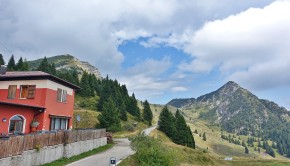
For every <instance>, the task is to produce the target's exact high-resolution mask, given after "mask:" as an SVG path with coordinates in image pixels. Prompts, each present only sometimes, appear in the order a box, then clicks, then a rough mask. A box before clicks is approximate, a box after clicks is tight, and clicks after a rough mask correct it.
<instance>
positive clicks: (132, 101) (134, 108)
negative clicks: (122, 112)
mask: <svg viewBox="0 0 290 166" xmlns="http://www.w3.org/2000/svg"><path fill="white" fill-rule="evenodd" d="M128 100H129V101H128V108H127V111H128V112H129V113H130V114H131V115H133V116H136V117H137V118H138V119H139V120H140V119H141V114H140V109H139V107H138V103H137V100H136V98H135V94H134V93H133V94H132V96H131V97H130V98H129V99H128Z"/></svg>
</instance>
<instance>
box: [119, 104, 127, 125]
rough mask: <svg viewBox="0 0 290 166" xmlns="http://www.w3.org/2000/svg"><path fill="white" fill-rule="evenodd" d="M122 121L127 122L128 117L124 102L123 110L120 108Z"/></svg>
mask: <svg viewBox="0 0 290 166" xmlns="http://www.w3.org/2000/svg"><path fill="white" fill-rule="evenodd" d="M120 119H121V120H123V121H127V120H128V117H127V112H126V106H125V104H124V102H122V105H121V108H120Z"/></svg>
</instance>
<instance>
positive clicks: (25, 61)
mask: <svg viewBox="0 0 290 166" xmlns="http://www.w3.org/2000/svg"><path fill="white" fill-rule="evenodd" d="M28 70H29V65H28V62H27V60H26V58H25V59H24V62H23V69H22V71H28Z"/></svg>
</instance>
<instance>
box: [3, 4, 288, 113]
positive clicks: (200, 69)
mask: <svg viewBox="0 0 290 166" xmlns="http://www.w3.org/2000/svg"><path fill="white" fill-rule="evenodd" d="M288 11H290V1H289V0H263V1H256V0H235V1H233V0H203V1H197V0H154V1H152V0H140V1H134V0H124V1H113V2H112V1H101V0H95V1H89V0H88V1H86V2H83V1H72V2H70V3H67V1H65V0H44V1H38V0H31V1H29V2H23V1H20V0H10V1H5V0H0V25H1V26H0V43H1V44H0V52H1V53H2V54H3V55H4V57H5V59H6V61H7V60H8V58H9V57H10V56H11V54H12V53H13V54H14V55H15V57H16V59H18V58H19V57H25V58H27V59H28V60H33V59H36V58H42V57H44V56H47V57H50V56H55V55H60V54H71V55H73V56H75V57H77V58H78V59H80V60H82V61H88V62H90V63H91V64H93V65H95V66H96V67H97V68H98V69H100V71H101V73H102V75H103V76H105V75H107V74H109V76H110V77H111V78H113V79H114V78H116V79H117V80H118V81H119V82H121V83H123V84H126V85H127V88H128V90H129V92H130V93H133V92H134V93H135V95H136V96H137V98H139V99H141V100H145V99H148V100H149V102H151V103H161V104H165V103H167V102H168V101H170V100H171V99H173V98H187V97H198V96H200V95H203V94H205V93H209V92H211V91H213V90H216V89H217V88H219V87H220V86H222V85H223V84H225V83H226V82H228V81H230V80H232V81H235V82H237V83H238V84H240V85H241V86H242V87H244V88H246V89H249V90H250V91H252V92H253V93H254V94H256V95H257V96H258V97H260V98H265V99H269V100H273V101H275V102H277V103H278V104H279V105H282V106H284V107H286V108H288V109H290V95H289V94H290V77H289V76H288V75H287V71H290V56H289V53H290V47H289V43H290V15H289V14H288V13H289V12H288Z"/></svg>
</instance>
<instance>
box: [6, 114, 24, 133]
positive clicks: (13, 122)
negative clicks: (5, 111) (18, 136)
mask: <svg viewBox="0 0 290 166" xmlns="http://www.w3.org/2000/svg"><path fill="white" fill-rule="evenodd" d="M23 121H24V120H23V118H22V117H21V116H18V115H16V116H13V117H12V118H11V119H10V125H9V133H14V132H20V133H22V131H23Z"/></svg>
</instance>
